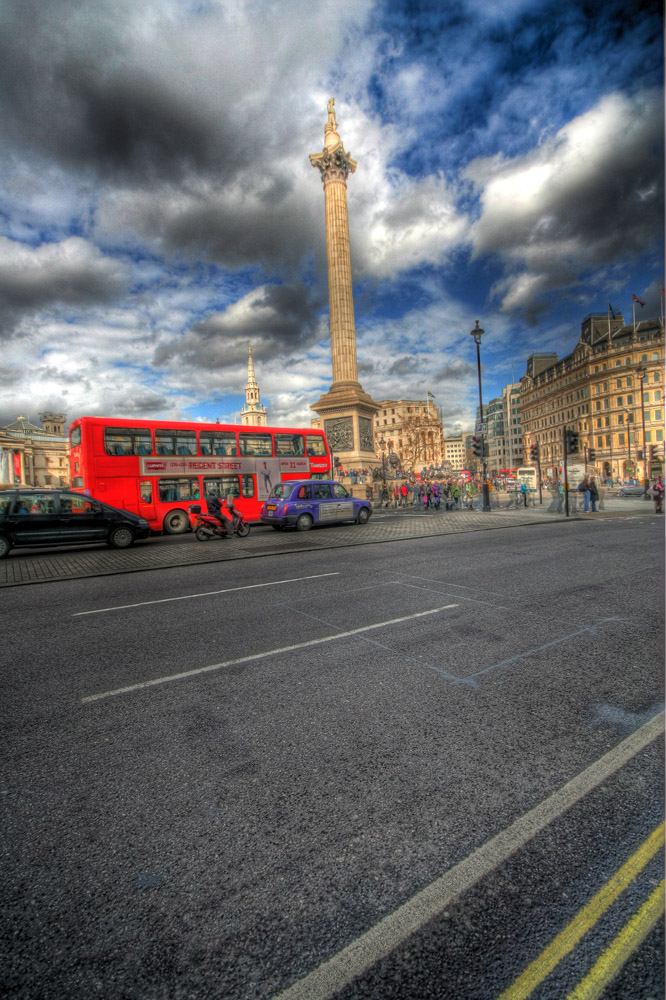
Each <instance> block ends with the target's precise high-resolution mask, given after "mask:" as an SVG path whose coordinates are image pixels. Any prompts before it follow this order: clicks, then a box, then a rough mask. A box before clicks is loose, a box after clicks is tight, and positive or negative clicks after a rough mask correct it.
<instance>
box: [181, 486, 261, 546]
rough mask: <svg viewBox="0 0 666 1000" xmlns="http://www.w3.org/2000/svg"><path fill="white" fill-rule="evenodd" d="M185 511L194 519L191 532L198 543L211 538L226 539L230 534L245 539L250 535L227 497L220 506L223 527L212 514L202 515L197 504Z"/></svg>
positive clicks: (242, 518)
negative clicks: (223, 522) (193, 516)
mask: <svg viewBox="0 0 666 1000" xmlns="http://www.w3.org/2000/svg"><path fill="white" fill-rule="evenodd" d="M187 509H188V512H189V513H190V514H194V515H195V517H196V520H195V522H194V525H193V529H192V530H193V531H194V537H195V538H196V540H197V541H198V542H208V541H210V539H211V538H228V537H229V535H232V534H233V535H237V536H238V538H247V536H248V535H249V534H250V525H249V524H248V523H247V521H246V520H245V518H244V517H243V515H242V514H241V512H240V511H239V510H237V509H236V507H234V503H233V499H232V498H231V497H227V498H226V499H225V501H224V503H223V504H221V506H220V517H221V518H224V520H225V522H226V524H225V525H224V526H223V525H222V524H221V523H220V521H219V520H218V519H217V517H214V516H213V515H212V514H202V512H201V507H200V506H199V504H190V506H189V507H188V508H187Z"/></svg>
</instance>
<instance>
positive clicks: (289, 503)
mask: <svg viewBox="0 0 666 1000" xmlns="http://www.w3.org/2000/svg"><path fill="white" fill-rule="evenodd" d="M371 514H372V504H371V503H370V501H369V500H366V499H360V498H358V497H354V496H352V495H351V493H348V492H347V490H346V489H345V488H344V486H343V485H342V484H341V483H337V482H335V481H334V480H332V479H300V480H292V481H291V482H284V483H277V485H276V486H274V487H273V489H272V490H271V493H270V496H269V497H268V500H266V502H265V503H264V505H263V507H262V508H261V513H260V515H259V520H260V521H261V523H262V524H270V525H271V527H272V528H292V527H293V528H296V529H297V530H298V531H308V530H309V529H310V528H313V527H314V526H315V525H323V524H340V523H341V522H343V521H356V523H357V524H365V523H366V521H367V520H368V519H369V517H370V515H371Z"/></svg>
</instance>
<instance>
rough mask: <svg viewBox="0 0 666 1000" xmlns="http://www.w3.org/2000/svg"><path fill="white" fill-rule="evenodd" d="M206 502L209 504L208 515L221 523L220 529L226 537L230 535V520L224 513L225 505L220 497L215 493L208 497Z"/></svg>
mask: <svg viewBox="0 0 666 1000" xmlns="http://www.w3.org/2000/svg"><path fill="white" fill-rule="evenodd" d="M206 502H207V504H208V513H209V514H210V515H211V517H214V518H215V520H216V521H218V522H219V524H220V527H221V528H222V531H223V532H224V534H225V535H228V534H229V520H228V518H227V517H225V515H224V514H223V513H222V507H223V503H222V500H221V499H220V497H219V496H218V495H217V494H216V493H214V494H212V495H211V496H208V497H206Z"/></svg>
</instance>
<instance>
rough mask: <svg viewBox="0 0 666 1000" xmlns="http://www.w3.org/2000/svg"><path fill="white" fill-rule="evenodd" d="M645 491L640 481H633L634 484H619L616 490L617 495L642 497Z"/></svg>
mask: <svg viewBox="0 0 666 1000" xmlns="http://www.w3.org/2000/svg"><path fill="white" fill-rule="evenodd" d="M644 493H645V490H644V489H643V486H642V484H641V483H635V484H634V485H631V486H629V485H626V484H625V485H624V486H620V488H619V490H618V491H617V495H618V496H619V497H642V496H643V494H644Z"/></svg>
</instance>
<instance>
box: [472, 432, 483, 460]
mask: <svg viewBox="0 0 666 1000" xmlns="http://www.w3.org/2000/svg"><path fill="white" fill-rule="evenodd" d="M472 454H473V455H474V456H475V457H476V458H482V457H483V436H482V435H481V434H477V435H475V436H474V437H473V438H472Z"/></svg>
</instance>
